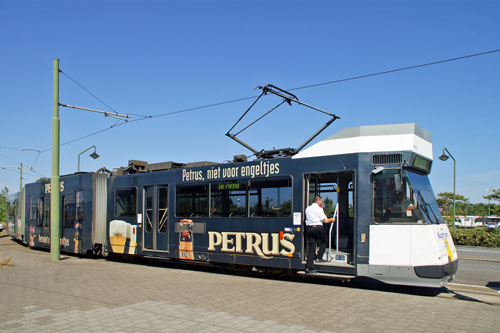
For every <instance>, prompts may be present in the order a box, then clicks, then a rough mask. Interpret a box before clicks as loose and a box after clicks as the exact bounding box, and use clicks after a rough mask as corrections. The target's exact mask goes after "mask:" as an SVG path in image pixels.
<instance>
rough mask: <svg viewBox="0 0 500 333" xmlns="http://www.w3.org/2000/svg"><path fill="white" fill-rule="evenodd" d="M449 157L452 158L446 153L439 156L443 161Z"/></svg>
mask: <svg viewBox="0 0 500 333" xmlns="http://www.w3.org/2000/svg"><path fill="white" fill-rule="evenodd" d="M448 158H450V157H449V156H448V155H446V154H444V153H443V154H442V155H441V156H439V159H440V160H441V161H446V160H447V159H448Z"/></svg>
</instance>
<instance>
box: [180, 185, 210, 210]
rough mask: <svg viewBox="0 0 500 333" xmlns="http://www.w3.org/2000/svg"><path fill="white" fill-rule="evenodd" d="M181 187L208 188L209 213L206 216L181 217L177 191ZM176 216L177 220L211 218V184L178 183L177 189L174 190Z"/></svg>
mask: <svg viewBox="0 0 500 333" xmlns="http://www.w3.org/2000/svg"><path fill="white" fill-rule="evenodd" d="M179 186H181V187H182V186H185V187H195V186H206V188H207V192H206V194H207V197H206V198H207V211H206V215H205V216H186V215H179V214H178V213H177V189H178V188H179ZM174 208H175V211H174V216H175V217H176V218H210V183H209V182H198V183H177V184H175V189H174Z"/></svg>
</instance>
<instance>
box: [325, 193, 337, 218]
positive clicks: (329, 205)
mask: <svg viewBox="0 0 500 333" xmlns="http://www.w3.org/2000/svg"><path fill="white" fill-rule="evenodd" d="M323 210H324V212H325V214H326V216H331V215H332V214H333V212H334V211H335V207H334V206H333V200H332V199H330V198H328V197H326V198H325V199H323Z"/></svg>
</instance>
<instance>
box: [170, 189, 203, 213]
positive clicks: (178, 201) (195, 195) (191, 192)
mask: <svg viewBox="0 0 500 333" xmlns="http://www.w3.org/2000/svg"><path fill="white" fill-rule="evenodd" d="M175 215H176V216H181V217H205V216H208V185H180V186H177V188H176V197H175Z"/></svg>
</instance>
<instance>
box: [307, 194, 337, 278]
mask: <svg viewBox="0 0 500 333" xmlns="http://www.w3.org/2000/svg"><path fill="white" fill-rule="evenodd" d="M332 222H335V218H333V217H332V218H331V219H329V218H327V217H326V215H325V212H324V211H323V198H321V197H320V196H319V195H317V196H315V197H314V203H313V204H312V205H310V206H309V207H307V208H306V233H307V244H308V246H309V248H308V250H307V264H306V272H307V273H314V272H316V270H315V269H314V260H317V261H318V262H322V261H324V260H323V254H324V253H325V249H326V242H327V237H326V232H325V230H324V229H323V223H332ZM318 245H319V251H318V253H317V254H316V248H317V247H318Z"/></svg>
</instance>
